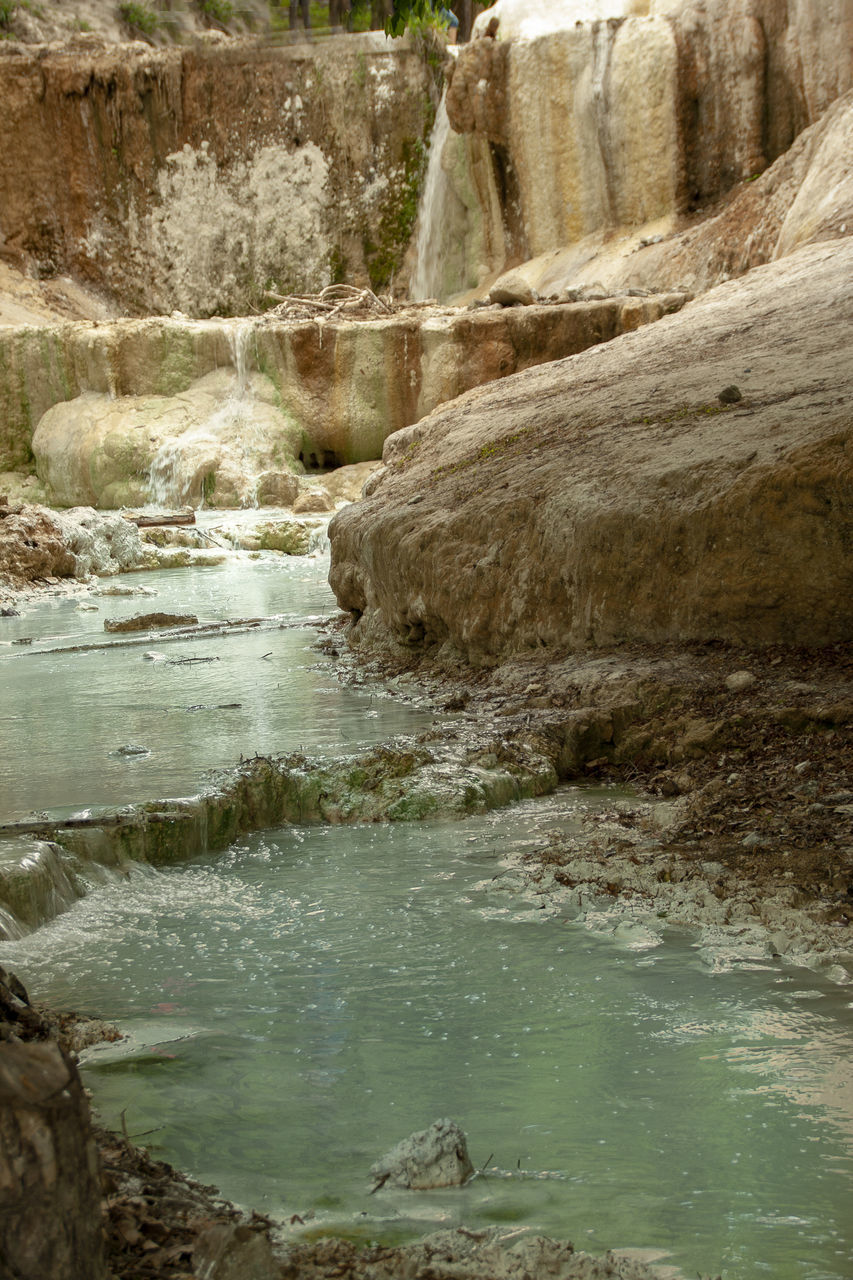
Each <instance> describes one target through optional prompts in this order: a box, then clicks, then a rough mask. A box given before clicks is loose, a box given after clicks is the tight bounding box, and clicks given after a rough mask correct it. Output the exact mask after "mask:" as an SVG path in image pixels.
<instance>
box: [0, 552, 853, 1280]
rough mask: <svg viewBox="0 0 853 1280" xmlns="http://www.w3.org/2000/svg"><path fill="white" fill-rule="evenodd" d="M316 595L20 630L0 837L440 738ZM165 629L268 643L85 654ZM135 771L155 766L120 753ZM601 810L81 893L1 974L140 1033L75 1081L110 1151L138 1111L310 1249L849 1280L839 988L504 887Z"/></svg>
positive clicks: (361, 831) (217, 866)
mask: <svg viewBox="0 0 853 1280" xmlns="http://www.w3.org/2000/svg"><path fill="white" fill-rule="evenodd" d="M326 570H327V563H326V561H325V559H324V557H323V556H322V555H319V556H315V557H313V558H310V559H309V558H305V559H287V560H281V559H273V558H272V557H262V558H260V559H257V560H249V559H247V558H242V559H238V558H235V559H233V560H231V561H230V562H229V563H227V564H225V565H222V566H220V567H218V568H208V569H205V570H197V571H195V572H193V571H189V570H175V571H171V572H170V573H161V574H156V575H144V576H140V575H132V576H129V577H125V578H122V579H118V580H114V581H113V582H112V584H109V583H108V584H105V585H107V586H109V585H112V586H114V587H115V586H118V587H119V588H120V589H121V588H123V587H125V586H128V585H129V586H138V585H144V586H146V587H149V588H151V589H152V590H154V591H156V593H157V594H156V597H150V598H140V597H125V596H121V595H111V596H93V597H91V598H88V599H85V600H84V601H82V602H78V601H75V600H73V599H72V600H67V599H57V600H54V601H52V602H51V603H45V604H44V605H41V606H39V608H38V609H36V610H35V611H33V612H30V613H28V614H26V615H25V616H24V617H22V618H19V619H6V620H4V623H9V624H10V626H9V628H8V629H7V630H5V631H4V632H2V633H0V640H2V641H3V644H2V646H0V671H2V677H3V688H4V705H3V714H2V729H3V735H4V744H5V750H4V754H3V763H2V771H0V797H2V809H3V812H2V816H3V817H4V818H8V817H12V816H14V817H18V816H24V815H25V814H26V813H27V812H28V811H30V810H31V809H38V810H47V811H49V812H51V813H58V814H63V813H69V812H80V811H81V810H82V811H87V810H88V809H89V808H91V807H92V806H96V805H100V804H116V803H120V802H126V801H130V800H137V799H144V798H147V797H151V796H159V795H170V796H173V795H180V794H188V793H189V791H191V790H192V788H194V787H196V788H197V787H198V786H199V785H200V784H201V783H202V781H203V780H204V779H205V778H206V777H207V775H208V771H209V770H210V769H211V768H215V767H221V766H223V765H227V764H229V763H233V762H235V761H236V760H237V759H238V758H239V756H240V755H241V754H243V755H248V754H254V752H255V751H260V752H272V751H286V750H292V749H295V748H297V747H300V746H304V747H305V749H306V751H308V750H310V751H311V752H313V753H315V754H324V753H334V752H340V751H344V750H346V751H348V750H351V749H355V748H356V747H358V746H362V745H367V744H369V743H372V742H376V741H379V740H381V739H383V738H386V737H388V736H389V735H390V734H396V733H401V732H404V731H408V732H412V731H416V730H417V729H419V728H422V727H423V726H424V725H425V724H427V723H429V722H430V721H431V718H432V717H431V716H430V715H429V714H428V713H427V712H425V711H423V710H419V709H418V708H417V707H416V706H414V705H411V704H408V703H406V702H404V701H403V699H402V698H401V697H400V696H399V690H397V689H395V688H394V686H386V687H384V688H381V689H380V688H376V689H369V688H365V687H362V688H354V687H345V686H343V685H341V684H339V683H338V681H337V680H336V678H335V674H334V671H333V670H332V666H331V660H330V659H328V658H326V657H323V656H322V655H321V654H320V653H319V652H318V651H317V650H316V649H315V648H314V647H313V642H314V638H315V632H314V630H313V626H314V624H315V623H316V621H317V619H318V617H319V616H320V615H322V614H327V613H329V612H331V610H332V607H333V601H332V598H331V596H330V594H329V591H328V587H327V586H326V585H325V573H326ZM80 603H82V604H84V605H88V604H97V605H98V612H97V613H95V612H94V611H92V610H90V609H86V608H80V607H79V605H80ZM154 608H157V609H163V610H174V611H180V612H194V613H196V614H197V615H198V616H199V618H200V620H202V621H207V620H211V621H213V620H217V619H218V620H222V619H225V618H230V619H235V618H244V619H246V618H263V619H266V621H265V623H264V624H263V626H262V627H259V628H257V629H254V630H245V629H244V630H239V629H236V628H235V629H234V630H233V631H229V632H226V633H223V634H216V635H213V636H211V637H209V638H206V639H192V640H169V641H165V640H164V641H160V640H152V641H147V642H145V643H144V644H140V645H126V644H119V643H115V644H113V643H112V641H114V640H115V637H110V643H109V644H108V647H107V648H92V647H87V646H91V645H94V644H98V645H102V644H104V643H107V641H105V636H104V630H103V620H104V618H105V617H108V616H110V617H112V616H123V615H126V614H127V613H132V612H140V611H148V610H150V609H154ZM18 639H25V640H28V641H29V643H28V644H26V645H23V646H21V645H16V644H14V643H13V641H15V640H18ZM150 652H154V653H156V654H158V655H159V657H155V658H151V657H146V656H145V655H146V653H150ZM185 658H194V659H212V660H211V661H193V662H185V661H183V659H185ZM235 703H236V704H239V705H238V706H234V705H228V704H235ZM128 745H136V746H139V747H141V748H143V749H144V751H145V752H146V753H147V754H144V755H143V754H138V755H130V756H128V755H122V754H115V753H117V752H118V749H119V748H120V747H122V746H128ZM612 801H613V792H612V791H606V790H601V789H599V790H596V789H593V788H577V787H574V788H573V787H565V788H562V789H561V790H559V791H558V792H556V793H555V794H554V795H552V796H550V797H546V798H544V799H540V800H537V801H528V802H525V803H524V804H521V805H518V806H516V807H515V808H514V809H513V810H511V811H506V810H501V811H496V812H493V813H491V814H487V815H484V816H481V817H477V818H469V819H466V820H464V821H453V822H449V821H447V822H431V823H405V824H403V823H401V824H396V825H395V824H373V825H361V826H313V827H295V826H290V827H286V828H281V829H277V830H271V831H262V832H257V833H254V834H251V835H249V836H246V837H244V838H243V839H241V840H240V841H239V842H238V843H237V844H235V845H234V846H232V847H231V848H230V849H229V850H227V851H226V852H224V853H221V854H217V855H208V856H205V857H202V858H199V859H196V860H194V861H191V862H188V863H187V864H185V865H183V866H180V867H171V868H166V869H163V870H158V871H155V870H153V869H151V868H143V867H136V868H130V869H129V870H128V873H127V874H126V875H121V876H112V877H111V878H109V879H107V880H106V881H103V882H100V883H96V882H94V881H93V884H92V886H91V891H90V892H89V893H88V894H87V896H85V897H83V898H81V899H80V900H79V901H77V902H75V903H73V904H72V905H71V906H70V908H69V909H68V910H66V911H64V912H63V913H62V914H60V915H58V916H57V917H56V918H55V919H53V920H51V921H47V922H46V923H44V924H43V925H42V927H41V928H39V929H37V930H36V931H35V932H32V933H30V934H29V935H28V936H26V937H24V938H20V939H16V940H13V941H9V942H5V943H0V963H2V964H4V965H6V966H7V967H10V968H13V969H14V970H15V971H16V972H17V973H18V974H19V975H20V976H21V977H22V979H23V980H24V981H25V982H26V983H27V984H28V985H29V986H30V987H31V988H32V989H33V991H34V992H35V993H36V994H37V996H38V997H39V998H41V999H48V1000H50V1001H52V1002H54V1003H56V1004H60V1005H68V1006H73V1007H76V1008H78V1009H81V1010H84V1011H88V1012H93V1013H98V1014H99V1015H101V1016H104V1017H107V1018H112V1019H115V1020H116V1021H118V1022H119V1024H120V1025H121V1027H122V1029H123V1030H125V1031H126V1032H127V1033H128V1036H129V1039H128V1041H127V1042H125V1043H123V1044H119V1045H115V1046H105V1047H103V1048H101V1049H98V1050H95V1051H92V1052H91V1053H90V1054H89V1055H88V1059H87V1065H86V1071H85V1075H86V1083H87V1084H88V1086H89V1087H90V1088H91V1089H92V1090H93V1092H94V1101H95V1105H96V1106H97V1107H98V1108H99V1109H100V1111H101V1112H102V1114H103V1116H104V1118H105V1120H106V1121H107V1122H108V1123H111V1124H113V1125H115V1126H117V1127H118V1126H119V1125H120V1123H121V1121H120V1115H121V1113H122V1112H125V1113H126V1123H127V1125H128V1128H129V1131H130V1132H131V1134H145V1135H146V1136H145V1137H144V1138H142V1139H141V1140H142V1141H143V1142H145V1143H149V1144H150V1145H151V1148H152V1150H153V1152H154V1153H155V1154H156V1155H159V1156H161V1157H163V1158H166V1159H169V1160H170V1161H172V1162H174V1163H176V1164H178V1165H179V1166H180V1167H181V1168H183V1169H184V1170H186V1171H187V1172H189V1173H190V1174H192V1175H193V1176H195V1177H197V1178H199V1179H201V1180H202V1181H204V1182H213V1183H215V1184H216V1185H218V1186H219V1188H220V1189H221V1191H222V1192H223V1194H224V1195H226V1196H228V1197H230V1198H232V1199H234V1200H236V1201H237V1202H239V1203H242V1204H245V1205H252V1206H254V1207H257V1208H259V1209H261V1210H263V1211H264V1212H267V1213H270V1214H272V1215H274V1216H277V1217H280V1218H282V1219H283V1220H284V1221H285V1222H287V1223H289V1220H290V1218H291V1217H292V1216H293V1215H299V1217H300V1218H301V1219H302V1220H303V1223H302V1224H300V1223H295V1224H294V1225H293V1226H292V1227H289V1228H288V1229H290V1230H293V1231H294V1232H299V1233H302V1234H306V1233H307V1234H312V1233H316V1234H329V1233H331V1232H335V1233H341V1234H345V1235H347V1236H350V1237H356V1238H361V1239H367V1240H373V1239H381V1240H385V1241H391V1240H400V1239H410V1238H413V1237H414V1236H417V1235H420V1234H422V1233H423V1232H424V1231H426V1230H429V1229H433V1228H436V1227H439V1226H444V1225H452V1224H455V1223H458V1222H463V1221H464V1222H465V1223H467V1224H468V1225H470V1226H479V1225H482V1224H484V1223H489V1222H496V1223H501V1224H507V1223H512V1224H515V1225H517V1226H518V1227H519V1228H520V1229H533V1230H536V1231H541V1232H545V1233H547V1234H551V1235H556V1236H561V1237H566V1236H568V1237H569V1238H571V1239H573V1240H574V1242H575V1244H576V1246H578V1247H582V1248H586V1249H589V1250H590V1251H592V1252H601V1251H602V1250H603V1249H605V1248H608V1247H626V1246H637V1247H642V1248H647V1249H652V1250H656V1251H661V1252H662V1253H663V1254H666V1255H668V1261H670V1262H671V1263H673V1264H675V1265H678V1266H680V1267H682V1268H683V1269H684V1271H685V1273H686V1274H688V1275H692V1274H695V1273H696V1272H697V1271H700V1270H708V1269H711V1270H713V1271H714V1272H715V1273H716V1272H720V1273H721V1274H722V1275H723V1276H724V1277H726V1280H735V1278H736V1280H754V1277H756V1276H760V1275H767V1276H772V1277H774V1280H849V1277H850V1275H851V1271H853V1215H851V1214H850V1205H851V1203H853V1194H852V1193H853V1072H851V1066H850V1063H851V1040H853V1013H851V1009H853V1006H851V997H850V992H849V990H848V989H846V988H843V987H839V986H837V985H834V984H833V983H831V982H829V981H827V980H826V979H825V978H824V977H822V976H820V975H817V974H812V973H809V972H807V971H798V970H795V969H792V968H788V967H785V966H783V965H781V964H779V963H778V962H776V961H769V960H752V961H747V962H743V963H741V964H739V965H736V966H734V967H732V966H727V967H718V966H714V965H713V964H712V963H709V961H708V957H707V955H706V953H704V952H700V950H699V949H698V947H697V946H696V945H695V940H694V939H693V938H692V937H690V936H689V935H686V934H679V933H676V932H675V931H669V932H667V933H666V934H665V935H664V937H663V941H662V942H661V943H660V944H659V945H650V942H649V938H648V936H647V935H646V934H643V933H641V934H638V935H637V937H634V936H633V935H632V933H631V931H630V930H626V931H624V932H623V933H621V934H617V935H608V934H596V933H594V932H591V931H590V930H589V929H587V928H583V927H581V926H580V925H579V924H577V923H574V922H573V921H572V920H571V919H569V918H567V917H565V916H563V915H560V914H556V913H553V912H550V911H548V910H540V909H537V908H536V907H535V906H534V905H533V904H532V903H531V902H528V901H523V900H519V899H516V898H513V897H511V896H510V895H508V894H506V893H504V892H502V891H501V884H500V872H501V859H502V858H503V857H505V856H506V855H507V854H508V853H509V852H510V851H511V850H513V849H518V848H519V847H523V846H524V845H525V844H526V843H529V842H530V841H534V840H536V839H537V838H538V837H540V836H541V835H542V833H544V832H547V831H550V830H553V829H555V828H563V829H565V828H569V829H574V830H576V829H578V825H579V819H580V817H581V816H582V814H583V813H584V812H586V811H589V809H591V808H595V807H596V806H601V805H607V804H610V803H612ZM445 1115H446V1116H449V1117H451V1118H452V1119H454V1120H456V1121H457V1122H458V1123H459V1124H460V1125H461V1126H462V1127H463V1128H464V1129H465V1131H466V1132H467V1134H468V1140H469V1145H470V1149H471V1156H472V1159H473V1162H474V1164H475V1166H476V1167H477V1168H478V1170H482V1172H481V1173H479V1174H478V1176H477V1177H476V1178H475V1179H474V1180H473V1181H472V1182H471V1183H470V1184H469V1185H468V1186H467V1187H465V1188H463V1189H462V1190H453V1191H441V1192H420V1193H415V1192H401V1191H397V1192H392V1191H386V1190H384V1189H383V1190H382V1191H380V1192H378V1193H377V1194H376V1195H370V1194H369V1189H370V1186H371V1183H370V1179H369V1177H368V1170H369V1167H370V1165H371V1164H372V1163H373V1161H374V1160H375V1159H377V1158H378V1157H379V1156H381V1155H382V1154H383V1153H384V1152H385V1151H386V1150H388V1149H389V1148H390V1147H391V1146H392V1145H394V1143H395V1142H397V1141H398V1140H399V1139H400V1138H403V1137H405V1136H406V1135H407V1134H409V1133H410V1132H412V1131H413V1130H416V1129H420V1128H424V1127H426V1126H427V1125H428V1124H430V1123H431V1122H432V1121H433V1120H435V1119H438V1118H440V1117H443V1116H445Z"/></svg>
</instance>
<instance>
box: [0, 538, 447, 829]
mask: <svg viewBox="0 0 853 1280" xmlns="http://www.w3.org/2000/svg"><path fill="white" fill-rule="evenodd" d="M328 569H329V562H328V557H327V556H317V557H314V558H308V557H304V558H303V557H284V558H282V557H278V558H275V559H273V558H271V557H270V558H267V559H262V560H258V561H252V560H247V559H237V558H234V559H232V560H231V561H229V562H228V563H227V564H224V565H221V566H216V567H212V568H206V569H172V570H169V571H168V572H160V573H153V574H147V573H146V574H139V573H136V574H125V575H122V576H120V577H118V578H114V579H109V580H107V582H106V583H105V584H104V585H105V586H107V587H108V588H111V589H114V588H116V587H117V588H119V589H122V588H134V587H139V586H140V585H141V586H144V587H145V588H147V589H148V590H150V591H151V592H152V593H153V594H152V595H145V596H131V597H124V596H91V597H88V598H86V599H84V600H79V599H68V598H62V597H58V598H57V597H52V598H48V599H46V600H45V602H44V603H43V604H40V605H39V606H38V608H36V609H34V610H29V611H27V612H26V613H25V614H24V615H23V616H21V617H18V618H0V690H2V698H0V742H2V749H0V821H9V820H12V819H16V818H23V817H25V816H26V815H27V814H28V813H30V812H32V811H34V810H35V811H45V810H46V811H48V812H50V813H51V814H52V815H59V814H65V813H68V812H72V811H77V810H80V809H84V808H87V807H89V806H93V805H121V804H127V803H131V802H133V801H140V800H147V799H153V798H157V797H168V796H181V795H188V794H192V793H194V792H196V791H197V790H198V789H199V787H200V786H201V785H202V784H203V782H204V781H205V780H206V779H207V778H208V777H209V774H210V771H211V770H214V769H219V768H224V767H228V766H231V765H233V764H235V763H237V761H238V760H239V759H240V757H241V756H253V755H255V754H256V753H258V754H261V755H263V754H283V753H285V752H288V751H296V750H300V749H303V748H304V750H305V751H306V752H309V753H319V754H328V753H337V752H341V751H352V750H356V749H357V748H358V747H362V746H367V745H371V744H373V743H375V742H377V741H380V740H382V739H384V738H386V737H388V736H389V735H390V734H394V733H399V732H404V731H412V730H413V729H415V728H417V727H419V726H423V725H424V724H426V723H429V722H431V717H428V716H425V715H424V714H422V713H419V712H416V711H414V710H413V709H412V708H411V707H407V706H404V705H400V706H398V705H397V703H396V701H395V699H394V698H389V697H385V698H378V697H376V696H374V695H373V694H372V693H371V692H370V691H365V690H359V689H352V688H344V687H343V686H341V685H340V684H339V683H338V681H337V680H336V679H335V677H334V674H333V672H332V670H331V663H330V661H329V659H327V658H324V657H323V655H322V654H320V653H318V651H317V650H316V649H315V648H314V647H313V645H314V642H315V640H316V631H315V629H314V628H313V627H312V625H311V623H312V621H317V620H319V618H320V617H322V616H328V615H329V614H330V613H332V612H333V611H334V607H335V605H334V600H333V598H332V595H331V592H330V590H329V587H328V583H327V581H326V577H327V574H328ZM154 611H160V612H163V613H172V614H174V613H182V614H193V615H195V616H196V617H197V618H198V619H199V622H200V623H209V622H219V621H223V620H225V619H231V620H235V619H247V618H264V619H267V620H268V621H267V623H266V625H265V626H263V627H261V628H259V629H258V630H256V631H249V632H248V633H246V632H245V631H244V630H235V632H234V633H233V634H224V635H217V636H211V637H209V638H198V639H193V638H183V639H180V640H174V639H168V638H166V636H165V635H164V634H162V633H160V634H156V633H155V634H153V635H151V636H150V637H147V638H146V637H145V636H141V637H140V636H128V635H118V634H110V633H108V632H105V630H104V622H105V620H119V619H125V618H129V617H133V616H135V615H139V614H144V613H152V612H154ZM21 640H27V641H29V643H27V644H20V643H16V642H20V641H21ZM128 641H133V643H128ZM95 645H97V646H99V647H97V648H94V647H91V646H95ZM86 646H90V647H88V648H86ZM146 655H153V656H146ZM126 747H134V748H141V749H142V750H141V751H139V752H134V753H132V754H127V753H124V752H123V751H122V748H126ZM24 761H26V765H25V767H24V764H23V762H24Z"/></svg>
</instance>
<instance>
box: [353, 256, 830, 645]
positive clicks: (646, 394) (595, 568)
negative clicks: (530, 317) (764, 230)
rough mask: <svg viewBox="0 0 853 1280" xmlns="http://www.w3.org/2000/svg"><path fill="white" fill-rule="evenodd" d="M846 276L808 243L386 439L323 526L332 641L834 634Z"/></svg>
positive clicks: (741, 638)
mask: <svg viewBox="0 0 853 1280" xmlns="http://www.w3.org/2000/svg"><path fill="white" fill-rule="evenodd" d="M851 278H853V238H850V237H848V238H847V239H846V240H844V241H843V242H835V243H832V244H828V245H826V244H825V245H816V246H809V247H807V248H804V249H801V250H799V251H797V252H796V253H794V254H792V255H791V256H790V257H788V258H786V259H783V260H782V261H780V262H778V263H774V264H771V265H768V266H766V267H760V268H757V269H756V270H755V271H753V272H751V273H750V274H749V275H748V276H747V277H745V278H744V279H742V280H739V281H732V282H731V283H729V284H725V285H721V286H719V287H718V288H716V289H713V290H711V291H710V292H709V293H707V294H706V295H705V296H704V297H702V298H701V299H699V300H697V301H695V302H692V303H690V304H689V305H688V306H687V307H685V308H684V310H683V311H681V312H680V313H679V314H678V315H674V316H670V317H666V318H664V319H663V320H661V321H660V322H658V324H656V325H654V326H650V327H648V328H646V329H642V330H639V331H638V332H636V333H633V334H629V335H625V336H623V337H621V338H618V339H616V340H615V341H614V342H611V343H608V344H606V345H602V346H599V347H596V348H593V349H592V350H589V351H587V352H584V353H582V354H581V355H578V356H576V357H574V358H572V359H568V360H563V361H559V362H556V363H554V364H552V365H549V366H545V367H540V368H538V369H534V370H529V371H527V372H526V373H523V374H520V375H518V376H517V377H514V378H512V379H510V380H507V381H504V382H502V383H499V384H495V385H493V386H491V387H488V388H483V389H481V390H478V391H474V392H471V393H469V394H468V395H466V396H464V397H462V398H461V399H460V400H459V401H457V402H456V403H455V404H454V405H452V406H448V407H446V408H444V409H442V410H439V411H438V412H436V413H434V414H432V415H431V416H430V417H428V418H427V419H425V420H424V421H423V422H421V423H420V424H418V426H417V427H415V428H411V429H410V430H409V431H407V432H404V433H401V436H400V437H397V436H393V437H391V438H390V439H389V440H388V441H387V442H386V446H385V454H384V458H385V463H386V469H385V472H384V474H383V475H382V477H381V479H380V480H379V481H378V484H377V486H376V488H375V489H374V491H373V493H372V494H371V496H370V497H369V498H368V499H366V500H365V501H364V502H362V503H359V504H356V505H355V506H353V507H350V508H348V509H347V510H345V511H342V512H340V513H338V515H337V516H336V517H335V518H334V520H333V521H332V524H331V526H330V537H331V543H332V570H331V577H330V580H331V582H332V586H333V588H334V590H335V593H336V595H337V598H338V601H339V603H340V604H341V606H342V608H344V609H347V610H349V611H350V612H351V614H352V616H353V620H354V623H355V625H354V627H353V639H354V640H355V641H356V642H358V641H361V642H370V641H373V642H375V643H379V644H389V643H390V644H392V645H394V644H399V643H400V642H402V643H403V644H407V645H411V646H415V647H418V648H423V647H430V646H441V645H447V646H448V648H450V649H452V650H453V651H455V652H461V653H462V654H464V655H465V656H466V657H467V658H469V659H470V660H472V661H475V662H477V661H480V662H482V661H493V660H495V659H496V658H499V657H500V656H501V655H504V654H507V653H509V652H512V651H521V650H539V649H543V650H544V649H565V648H580V647H584V646H587V645H602V644H612V643H618V642H630V641H633V640H639V641H651V642H657V641H663V642H666V641H705V640H711V639H724V640H730V641H738V642H745V643H750V644H772V643H783V644H811V645H820V644H827V643H831V642H834V641H839V640H844V639H846V638H848V637H849V635H850V630H851V626H853V590H851V588H853V581H852V580H851V572H853V571H851V564H853V557H851V549H853V546H851V539H853V529H851V509H853V506H852V505H851V499H853V465H851V463H853V457H851V447H853V446H851V427H853V419H851V410H850V404H851V393H853V385H851V382H853V366H851V362H850V361H849V360H848V359H847V358H846V352H847V351H848V350H849V349H850V344H851V341H853V294H851V290H850V283H849V282H850V279H851ZM733 383H736V384H737V385H738V387H739V388H740V390H741V393H742V396H743V399H742V400H741V401H739V402H737V403H734V404H728V405H725V404H721V403H720V401H719V399H718V395H719V392H720V391H722V390H723V389H724V388H725V387H727V386H729V385H731V384H733Z"/></svg>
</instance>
